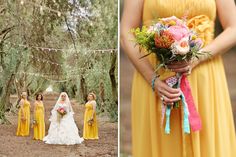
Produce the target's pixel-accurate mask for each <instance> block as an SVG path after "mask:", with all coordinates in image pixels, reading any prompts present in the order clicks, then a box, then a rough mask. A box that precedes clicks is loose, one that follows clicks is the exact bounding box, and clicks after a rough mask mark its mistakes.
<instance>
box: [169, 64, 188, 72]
mask: <svg viewBox="0 0 236 157" xmlns="http://www.w3.org/2000/svg"><path fill="white" fill-rule="evenodd" d="M171 70H172V71H174V72H177V73H188V72H189V71H190V70H191V67H190V66H189V65H188V66H185V67H182V68H177V69H171Z"/></svg>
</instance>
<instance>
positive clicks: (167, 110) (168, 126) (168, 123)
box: [165, 105, 171, 134]
mask: <svg viewBox="0 0 236 157" xmlns="http://www.w3.org/2000/svg"><path fill="white" fill-rule="evenodd" d="M170 112H171V107H170V105H167V107H166V127H165V133H166V134H170Z"/></svg>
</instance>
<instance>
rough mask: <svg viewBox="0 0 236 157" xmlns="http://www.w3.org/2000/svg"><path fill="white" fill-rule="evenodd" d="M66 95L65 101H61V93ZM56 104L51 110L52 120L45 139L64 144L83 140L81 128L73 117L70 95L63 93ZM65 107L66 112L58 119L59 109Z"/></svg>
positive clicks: (46, 141) (49, 142)
mask: <svg viewBox="0 0 236 157" xmlns="http://www.w3.org/2000/svg"><path fill="white" fill-rule="evenodd" d="M62 94H65V95H66V100H65V101H64V103H60V102H61V101H60V98H61V95H62ZM61 95H60V97H59V99H58V101H57V103H56V105H55V106H54V108H53V109H52V111H51V117H50V119H49V121H50V122H51V124H50V126H49V130H48V135H47V136H45V137H44V139H43V141H44V142H45V143H47V144H63V145H74V144H80V143H82V142H83V140H84V139H83V138H80V136H79V130H78V128H77V126H76V124H75V121H74V117H73V114H74V112H73V109H72V107H71V104H70V101H69V98H68V95H67V94H66V93H64V92H63V93H61ZM59 107H63V108H64V109H65V110H66V114H65V115H64V116H63V117H62V118H61V119H60V120H58V115H57V114H58V113H57V109H58V108H59Z"/></svg>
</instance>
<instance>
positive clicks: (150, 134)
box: [132, 0, 236, 157]
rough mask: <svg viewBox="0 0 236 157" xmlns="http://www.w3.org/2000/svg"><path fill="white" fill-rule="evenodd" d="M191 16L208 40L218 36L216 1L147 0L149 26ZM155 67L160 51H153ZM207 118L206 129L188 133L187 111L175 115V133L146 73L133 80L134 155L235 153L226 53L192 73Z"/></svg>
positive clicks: (229, 156) (221, 156)
mask: <svg viewBox="0 0 236 157" xmlns="http://www.w3.org/2000/svg"><path fill="white" fill-rule="evenodd" d="M185 15H187V19H188V24H189V26H191V27H193V28H195V29H196V30H197V32H198V33H199V35H200V36H201V38H202V39H203V40H204V42H205V44H208V43H209V42H210V41H211V40H212V39H213V33H214V29H213V28H214V20H215V16H216V5H215V1H214V0H197V1H194V0H144V7H143V24H144V25H150V24H151V23H152V21H155V19H156V18H162V17H169V16H176V17H179V18H181V17H182V16H185ZM148 58H149V61H150V63H151V64H152V65H153V66H155V65H156V63H157V60H156V58H155V55H150V56H149V57H148ZM188 80H189V82H190V86H191V90H192V94H193V98H194V101H195V105H196V108H197V110H198V112H199V114H200V117H201V120H202V129H201V131H200V132H191V134H190V135H186V134H183V132H182V117H181V111H180V110H178V109H174V110H172V112H171V117H170V127H171V133H170V135H166V134H165V133H164V127H161V107H160V105H161V102H160V100H159V98H158V96H157V95H155V94H154V93H153V91H152V89H151V85H150V84H148V83H147V82H146V81H145V80H144V78H143V77H142V76H141V74H140V73H138V72H137V71H136V72H135V74H134V78H133V83H132V146H133V147H132V151H133V156H134V157H146V156H147V157H183V156H184V155H185V156H187V157H234V155H235V154H236V138H235V129H234V123H233V115H232V108H231V103H230V97H229V93H228V87H227V82H226V78H225V71H224V66H223V62H222V59H221V56H216V57H214V58H213V59H211V60H210V61H208V62H205V63H204V64H201V65H199V66H197V67H196V68H195V69H194V70H193V71H192V73H191V75H190V76H189V77H188Z"/></svg>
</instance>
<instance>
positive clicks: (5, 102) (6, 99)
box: [0, 74, 15, 123]
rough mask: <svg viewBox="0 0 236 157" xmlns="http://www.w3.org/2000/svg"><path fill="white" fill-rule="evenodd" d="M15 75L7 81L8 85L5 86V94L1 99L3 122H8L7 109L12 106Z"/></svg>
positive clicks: (0, 108)
mask: <svg viewBox="0 0 236 157" xmlns="http://www.w3.org/2000/svg"><path fill="white" fill-rule="evenodd" d="M14 79H15V75H14V74H11V76H10V79H9V80H8V81H7V82H6V86H5V87H4V88H3V95H2V97H1V100H0V119H1V120H2V123H5V122H7V119H6V117H5V112H6V109H7V108H9V107H11V106H10V94H11V87H12V84H13V83H14Z"/></svg>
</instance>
